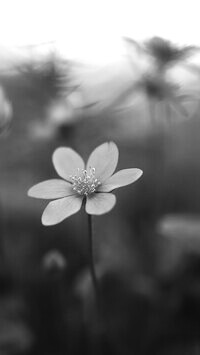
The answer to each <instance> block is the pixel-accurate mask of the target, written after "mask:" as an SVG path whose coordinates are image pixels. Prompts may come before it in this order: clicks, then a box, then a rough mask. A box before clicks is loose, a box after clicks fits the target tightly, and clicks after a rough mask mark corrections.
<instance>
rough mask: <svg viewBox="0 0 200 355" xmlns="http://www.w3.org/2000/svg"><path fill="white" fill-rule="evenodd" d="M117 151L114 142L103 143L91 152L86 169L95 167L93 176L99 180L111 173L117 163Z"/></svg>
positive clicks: (103, 179) (104, 178)
mask: <svg viewBox="0 0 200 355" xmlns="http://www.w3.org/2000/svg"><path fill="white" fill-rule="evenodd" d="M118 157H119V151H118V148H117V146H116V144H115V143H113V142H109V143H103V144H101V145H100V146H99V147H97V148H96V149H95V150H93V152H92V153H91V155H90V157H89V159H88V162H87V170H88V169H89V168H90V167H91V168H95V176H96V178H97V179H99V180H100V181H101V182H102V181H105V180H106V179H107V178H108V177H109V176H111V175H112V174H113V172H114V171H115V169H116V166H117V163H118Z"/></svg>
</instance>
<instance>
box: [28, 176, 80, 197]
mask: <svg viewBox="0 0 200 355" xmlns="http://www.w3.org/2000/svg"><path fill="white" fill-rule="evenodd" d="M73 194H74V191H73V190H72V185H71V184H70V183H68V182H66V181H64V180H61V179H52V180H46V181H43V182H40V183H39V184H37V185H34V186H33V187H31V188H30V189H29V190H28V196H30V197H35V198H45V199H50V200H51V199H54V198H61V197H66V196H70V195H73Z"/></svg>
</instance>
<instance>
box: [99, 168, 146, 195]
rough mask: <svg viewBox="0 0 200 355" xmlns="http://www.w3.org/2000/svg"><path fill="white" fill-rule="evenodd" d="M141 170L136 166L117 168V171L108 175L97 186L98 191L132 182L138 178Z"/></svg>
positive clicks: (108, 189) (107, 190)
mask: <svg viewBox="0 0 200 355" xmlns="http://www.w3.org/2000/svg"><path fill="white" fill-rule="evenodd" d="M142 174H143V171H142V170H140V169H137V168H132V169H123V170H119V171H118V172H117V173H115V174H114V175H112V176H111V177H109V178H108V179H107V180H106V181H105V182H104V183H103V184H102V185H100V186H99V188H98V191H99V192H110V191H112V190H114V189H117V188H119V187H122V186H126V185H129V184H132V183H133V182H135V181H136V180H138V179H139V178H140V177H141V176H142Z"/></svg>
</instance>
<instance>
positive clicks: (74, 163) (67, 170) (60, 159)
mask: <svg viewBox="0 0 200 355" xmlns="http://www.w3.org/2000/svg"><path fill="white" fill-rule="evenodd" d="M52 159H53V165H54V167H55V169H56V171H57V173H58V175H60V176H61V177H62V178H63V179H65V180H67V181H71V179H70V176H71V175H77V169H78V168H79V169H80V170H82V169H84V168H85V163H84V161H83V159H82V158H81V156H80V155H79V154H78V153H77V152H75V150H73V149H71V148H65V147H60V148H57V149H56V150H55V151H54V153H53V157H52Z"/></svg>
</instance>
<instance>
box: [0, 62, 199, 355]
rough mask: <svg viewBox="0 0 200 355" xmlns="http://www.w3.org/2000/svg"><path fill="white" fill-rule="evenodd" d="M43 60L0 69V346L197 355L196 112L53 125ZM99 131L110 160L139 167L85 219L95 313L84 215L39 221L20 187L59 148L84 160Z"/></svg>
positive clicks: (45, 175) (45, 167) (6, 350)
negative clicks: (38, 67) (5, 120)
mask: <svg viewBox="0 0 200 355" xmlns="http://www.w3.org/2000/svg"><path fill="white" fill-rule="evenodd" d="M29 69H30V68H29ZM48 70H50V71H48ZM48 70H47V71H44V73H43V76H42V75H41V73H40V74H39V75H38V77H37V76H36V74H35V72H33V73H32V76H31V75H30V73H31V71H30V70H28V71H27V72H26V71H25V73H24V72H22V73H21V74H20V75H18V76H17V78H16V77H15V76H10V77H7V76H2V78H1V84H2V85H3V87H4V89H5V91H6V93H7V96H8V97H9V99H10V101H11V102H12V105H13V112H14V117H13V122H12V126H11V127H10V129H9V131H7V132H5V133H4V134H3V135H2V136H1V141H0V165H1V177H0V179H1V188H0V232H1V233H0V236H1V239H0V254H1V259H0V260H1V262H0V281H1V282H0V354H1V355H2V354H6V355H7V354H19V355H21V354H26V355H36V354H37V355H40V354H41V355H45V354H47V355H51V354H52V355H59V354H63V355H64V354H73V355H76V354H82V353H84V354H95V355H96V354H97V355H98V354H104V355H106V354H109V355H112V354H113V355H117V354H120V355H121V354H123V355H126V354H137V355H143V354H153V355H156V354H159V355H165V354H166V355H167V354H170V355H173V354H176V355H178V354H181V355H184V354H191V355H192V354H194V355H197V354H200V185H199V181H200V160H199V153H200V140H199V131H200V112H199V111H198V110H197V112H196V113H195V114H194V116H193V117H192V118H191V119H190V120H186V121H183V122H182V123H181V124H176V123H173V124H171V125H169V126H168V127H167V128H166V129H163V127H160V126H159V127H157V126H156V125H155V126H153V128H152V126H151V129H148V127H147V128H144V129H143V133H141V128H140V126H139V124H138V122H139V121H140V116H139V115H140V113H139V111H138V110H137V109H135V111H134V109H133V110H132V111H130V112H121V113H118V114H116V115H115V114H113V113H111V112H109V111H108V112H107V111H106V112H105V111H104V112H103V113H99V115H96V117H94V116H93V115H92V114H91V115H90V116H89V117H87V115H86V114H85V115H84V113H83V117H82V119H79V120H77V121H76V122H75V123H73V122H70V123H69V124H67V125H66V124H63V123H62V124H58V125H53V126H52V125H51V122H50V123H49V121H46V119H45V118H44V117H45V115H46V112H47V111H46V109H47V107H49V104H50V103H52V99H53V98H54V97H56V93H57V87H56V85H54V83H55V82H56V80H55V77H54V76H53V72H52V68H51V67H50V69H48ZM138 117H139V118H138ZM141 120H142V118H141ZM151 124H152V123H151ZM138 132H139V133H138ZM108 140H114V141H115V142H116V143H117V145H118V147H119V151H120V161H119V166H118V168H119V169H120V168H128V167H138V168H141V169H142V170H143V171H144V175H143V177H142V179H141V180H139V181H138V182H137V183H136V184H134V185H133V186H128V187H127V188H122V189H121V190H119V191H118V192H117V199H118V201H117V205H116V207H115V209H114V210H113V211H112V212H111V213H109V214H108V215H105V216H101V217H96V218H94V229H95V234H94V242H95V252H96V268H97V274H98V277H99V287H100V294H99V298H100V312H98V311H99V310H98V309H97V305H96V302H95V300H94V295H93V288H92V285H91V280H90V273H89V268H88V239H87V238H88V237H87V219H86V216H85V214H84V213H83V212H81V213H79V214H77V215H75V216H72V217H70V218H69V219H67V220H66V221H64V222H63V223H62V224H60V225H57V226H55V227H43V226H42V225H41V221H40V217H41V213H42V210H43V207H44V206H45V202H43V201H39V200H33V199H29V198H28V197H27V190H28V188H29V187H30V186H32V185H33V184H35V183H37V182H39V181H42V180H46V179H49V178H52V177H55V176H56V174H55V172H54V169H53V166H52V162H51V155H52V152H53V151H54V149H55V148H56V147H57V146H60V145H64V146H70V147H72V148H74V149H76V150H77V151H78V152H79V153H80V154H81V155H83V156H84V157H85V158H87V156H88V154H89V153H90V151H91V150H92V149H93V148H95V147H96V146H97V145H98V144H100V143H102V142H104V141H108ZM99 314H100V315H99Z"/></svg>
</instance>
